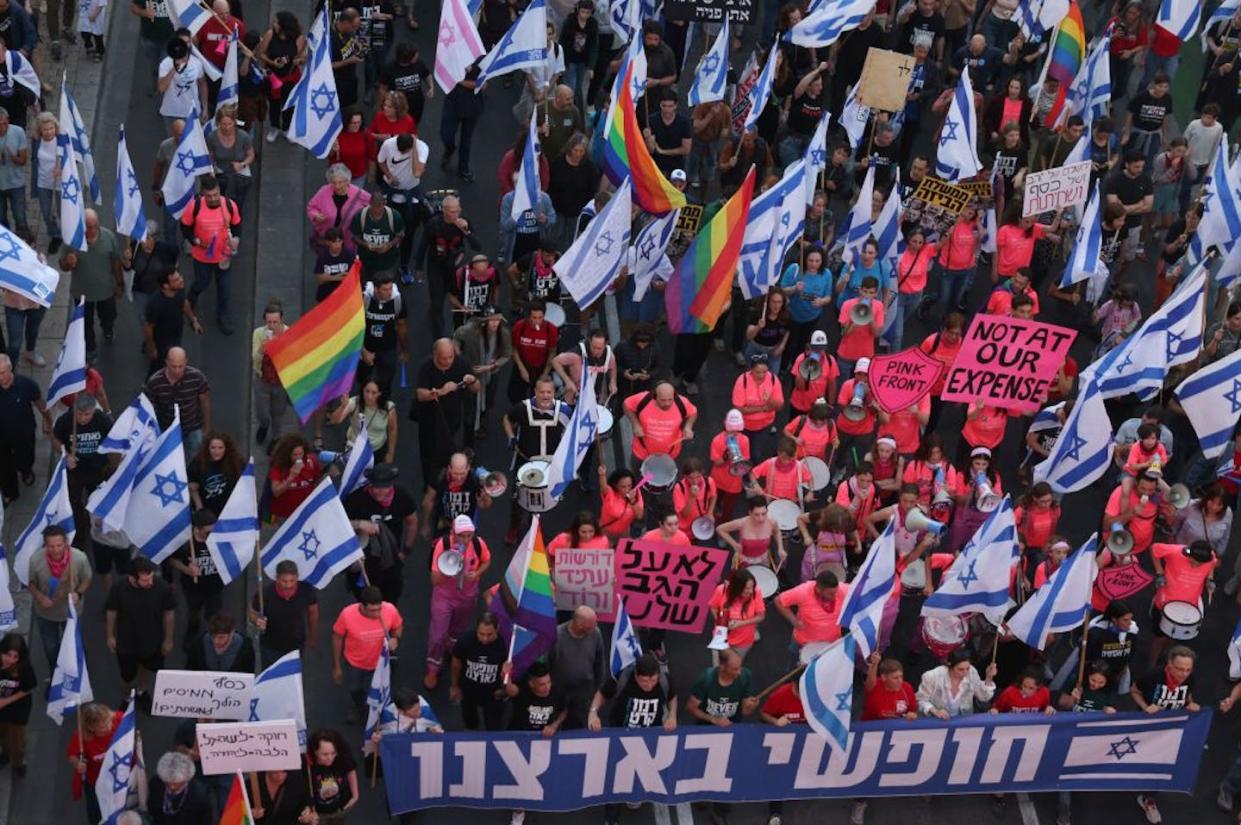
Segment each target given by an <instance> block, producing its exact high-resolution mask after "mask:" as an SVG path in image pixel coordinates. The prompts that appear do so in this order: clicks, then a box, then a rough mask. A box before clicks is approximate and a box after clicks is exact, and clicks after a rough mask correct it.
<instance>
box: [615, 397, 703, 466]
mask: <svg viewBox="0 0 1241 825" xmlns="http://www.w3.org/2000/svg"><path fill="white" fill-rule="evenodd" d="M624 409H625V417H626V418H628V419H629V423H630V425H631V426H632V427H633V444H632V447H631V450H632V452H633V458H634V463H635V466H640V465H641V464H642V461H643V459H645V458H646V457H647V456H649V455H651V454H653V453H656V454H658V453H663V454H665V455H669V456H672V457H673V458H676V457H677V456H679V455H680V454H681V444H682V442H685V441H689V440H690V439H692V438H693V437H694V422H695V421H697V420H698V408H697V407H695V406H694V403H693V402H692V401H690V400H689V399H688V398H686V397H685V396H683V395H681V394H680V393H678V392H677V391H676V388H675V387H673V386H672V382H671V381H667V380H664V381H660V382H659V383H658V384H656V385H655V389H653V390H650V391H649V392H638V393H634V394H633V395H631V396H629V397H628V398H626V399H625V403H624Z"/></svg>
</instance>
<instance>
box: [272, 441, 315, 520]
mask: <svg viewBox="0 0 1241 825" xmlns="http://www.w3.org/2000/svg"><path fill="white" fill-rule="evenodd" d="M322 473H323V467H322V465H321V464H320V463H319V456H317V455H315V454H314V452H313V451H312V450H311V449H310V444H309V443H307V441H306V439H305V438H302V436H301V434H300V433H289V434H288V435H284V436H281V437H280V440H279V441H277V442H276V446H275V447H274V448H273V449H272V453H271V470H269V471H268V473H267V480H268V481H269V482H270V483H271V515H272V517H273V518H278V519H285V518H288V517H289V516H290V515H292V514H293V511H294V510H296V509H297V508H298V505H300V504H301V503H302V502H303V501H305V500H306V498H307V497H308V496H309V495H310V494H311V492H313V491H314V489H315V485H316V484H318V483H319V476H320V475H322Z"/></svg>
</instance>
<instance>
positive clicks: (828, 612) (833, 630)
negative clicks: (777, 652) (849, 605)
mask: <svg viewBox="0 0 1241 825" xmlns="http://www.w3.org/2000/svg"><path fill="white" fill-rule="evenodd" d="M847 595H849V585H847V584H842V583H841V582H840V580H839V579H837V578H836V574H835V573H833V572H831V571H830V570H824V571H823V572H822V573H819V574H818V575H817V576H815V577H814V579H813V580H812V581H808V582H802V583H801V584H799V585H797V586H796V587H794V588H791V589H789V590H785V591H784V592H783V593H781V594H780V595H779V596H777V597H776V599H775V605H776V610H778V611H779V612H780V615H781V616H783V617H784V618H785V619H786V620H787V621H788V623H789V624H791V625H792V626H793V641H794V642H796V643H797V646H798V647H805V646H806V645H808V644H815V643H825V644H831V643H832V642H834V641H836V640H837V639H839V638H840V610H841V608H842V607H844V602H845V597H846V596H847ZM794 608H796V609H797V613H796V614H794V613H793V609H794Z"/></svg>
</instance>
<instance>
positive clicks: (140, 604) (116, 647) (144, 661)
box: [104, 555, 177, 707]
mask: <svg viewBox="0 0 1241 825" xmlns="http://www.w3.org/2000/svg"><path fill="white" fill-rule="evenodd" d="M158 570H159V567H158V566H156V564H155V563H154V562H153V561H151V560H150V559H148V558H147V557H146V556H141V555H140V556H137V557H135V558H134V559H133V560H132V561H131V562H130V563H129V574H128V575H127V576H126V577H125V578H123V579H119V580H117V581H116V582H115V583H113V585H112V589H111V590H110V591H109V592H108V600H107V601H106V602H105V603H104V616H105V619H106V621H107V625H106V633H107V635H106V637H105V638H106V642H107V646H108V650H110V651H112V652H113V653H114V654H116V663H117V667H118V669H119V670H120V672H121V683H122V685H123V686H124V688H125V690H126V692H128V691H131V690H134V691H136V696H135V701H137V702H139V703H141V704H145V705H147V706H148V707H149V705H150V701H151V694H150V693H149V692H148V689H147V687H145V686H144V685H146V684H147V682H148V679H147V678H143V676H144V673H145V674H147V675H148V678H149V680H150V681H153V680H154V678H155V673H156V672H157V671H159V670H160V669H162V668H163V666H164V657H165V656H167V655H168V654H169V653H171V652H172V650H173V640H174V631H175V628H176V620H177V597H176V595H175V593H174V591H173V589H172V587H170V586H169V585H168V584H166V583H165V582H164V580H163V579H157V578H156V575H155V573H156V571H158Z"/></svg>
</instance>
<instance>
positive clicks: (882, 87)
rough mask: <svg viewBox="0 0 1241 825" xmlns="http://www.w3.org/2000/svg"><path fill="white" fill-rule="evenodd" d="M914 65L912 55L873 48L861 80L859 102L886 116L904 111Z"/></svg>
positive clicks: (859, 83) (858, 92) (859, 81)
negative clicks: (888, 113)
mask: <svg viewBox="0 0 1241 825" xmlns="http://www.w3.org/2000/svg"><path fill="white" fill-rule="evenodd" d="M914 64H915V61H914V58H913V55H910V54H901V53H900V52H892V51H888V50H887V49H877V48H875V47H874V46H871V47H870V49H869V50H868V51H867V52H866V62H865V63H863V64H862V76H861V78H860V79H859V80H858V90H857V99H858V102H859V103H861V104H862V105H863V106H868V107H870V108H871V109H879V110H882V111H885V112H900V111H904V109H905V104H906V103H907V101H906V100H905V96H906V95H908V94H909V84H910V82H912V81H913V76H914Z"/></svg>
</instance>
